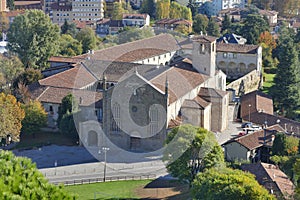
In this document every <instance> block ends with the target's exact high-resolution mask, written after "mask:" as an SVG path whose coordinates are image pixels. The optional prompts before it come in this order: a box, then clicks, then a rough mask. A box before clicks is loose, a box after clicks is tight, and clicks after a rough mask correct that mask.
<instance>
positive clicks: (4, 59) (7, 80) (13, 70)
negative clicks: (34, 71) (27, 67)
mask: <svg viewBox="0 0 300 200" xmlns="http://www.w3.org/2000/svg"><path fill="white" fill-rule="evenodd" d="M23 71H24V66H23V64H22V62H21V61H20V60H19V58H18V57H16V56H4V55H0V74H1V77H3V79H2V80H1V81H0V88H1V87H3V86H5V85H9V84H12V83H13V80H14V79H15V78H16V77H17V76H18V75H19V74H21V73H22V72H23Z"/></svg>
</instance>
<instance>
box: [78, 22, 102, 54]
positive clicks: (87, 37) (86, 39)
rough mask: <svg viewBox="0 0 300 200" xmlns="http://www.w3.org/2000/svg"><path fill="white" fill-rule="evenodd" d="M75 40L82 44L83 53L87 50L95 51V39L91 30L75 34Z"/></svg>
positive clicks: (84, 29)
mask: <svg viewBox="0 0 300 200" xmlns="http://www.w3.org/2000/svg"><path fill="white" fill-rule="evenodd" d="M76 39H77V40H78V41H79V42H80V43H81V44H82V52H83V53H87V52H88V50H92V49H95V47H96V42H97V37H96V35H95V32H94V31H93V30H92V29H91V28H88V27H87V28H83V29H81V30H80V31H79V32H78V33H77V35H76Z"/></svg>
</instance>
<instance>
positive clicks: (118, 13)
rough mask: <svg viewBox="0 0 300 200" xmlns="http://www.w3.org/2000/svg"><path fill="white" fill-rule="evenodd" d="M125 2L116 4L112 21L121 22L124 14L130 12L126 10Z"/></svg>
mask: <svg viewBox="0 0 300 200" xmlns="http://www.w3.org/2000/svg"><path fill="white" fill-rule="evenodd" d="M123 4H124V2H123V1H121V2H114V9H113V13H112V19H115V20H121V19H122V17H123V14H124V13H128V11H127V10H126V9H125V8H124V7H125V6H124V5H123Z"/></svg>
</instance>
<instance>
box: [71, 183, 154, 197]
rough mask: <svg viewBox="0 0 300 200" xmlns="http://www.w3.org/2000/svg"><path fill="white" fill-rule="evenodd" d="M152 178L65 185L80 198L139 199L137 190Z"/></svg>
mask: <svg viewBox="0 0 300 200" xmlns="http://www.w3.org/2000/svg"><path fill="white" fill-rule="evenodd" d="M151 181H152V180H138V181H114V182H106V183H94V184H85V185H74V186H65V190H66V191H68V192H70V193H72V194H76V195H78V199H79V200H90V199H94V197H95V195H96V199H138V197H137V196H136V194H135V190H136V189H137V188H138V187H144V186H146V185H147V184H148V183H150V182H151Z"/></svg>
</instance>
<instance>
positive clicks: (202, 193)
mask: <svg viewBox="0 0 300 200" xmlns="http://www.w3.org/2000/svg"><path fill="white" fill-rule="evenodd" d="M192 196H193V198H194V199H264V200H267V199H268V200H275V199H276V198H275V196H273V195H271V194H269V193H268V191H267V190H266V189H265V188H263V186H261V185H259V184H258V182H257V181H256V180H255V178H254V175H253V174H250V173H247V172H243V171H240V170H233V169H230V168H223V169H220V168H217V169H215V168H212V169H208V170H207V171H205V172H204V173H199V174H198V175H197V176H196V178H195V180H194V182H193V185H192Z"/></svg>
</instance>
